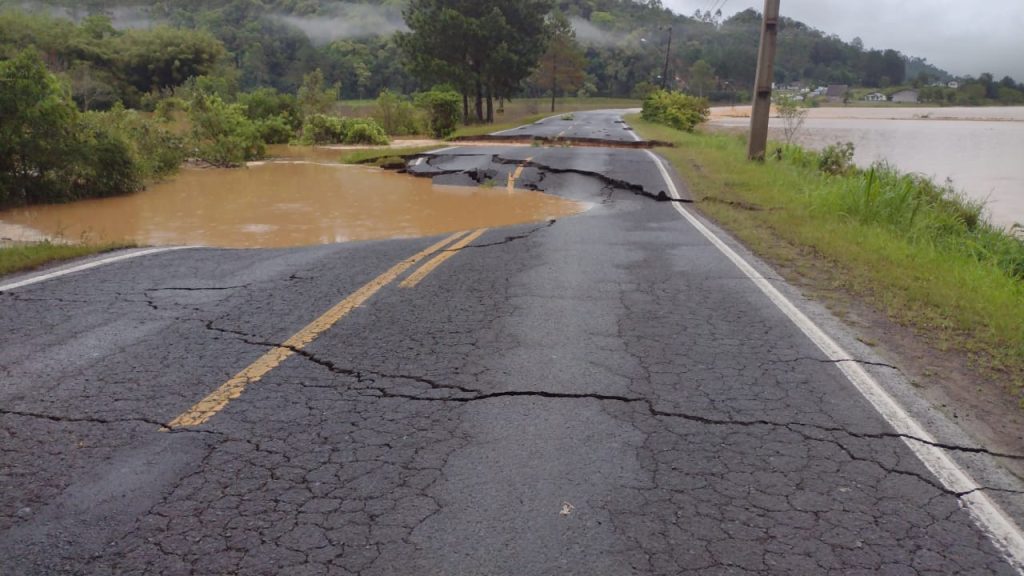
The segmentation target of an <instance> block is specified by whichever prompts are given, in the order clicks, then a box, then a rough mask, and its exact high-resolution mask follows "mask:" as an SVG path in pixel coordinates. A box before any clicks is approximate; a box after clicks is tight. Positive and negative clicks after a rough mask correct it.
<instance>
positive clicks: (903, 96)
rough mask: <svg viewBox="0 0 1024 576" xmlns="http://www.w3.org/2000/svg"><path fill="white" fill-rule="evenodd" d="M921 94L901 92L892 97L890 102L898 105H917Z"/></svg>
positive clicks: (914, 91) (910, 91) (913, 91)
mask: <svg viewBox="0 0 1024 576" xmlns="http://www.w3.org/2000/svg"><path fill="white" fill-rule="evenodd" d="M920 96H921V93H920V92H918V91H917V90H902V91H900V92H897V93H895V94H893V95H892V101H893V102H897V103H899V104H917V103H918V102H919V101H920V99H921V98H920Z"/></svg>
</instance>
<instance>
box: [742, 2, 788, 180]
mask: <svg viewBox="0 0 1024 576" xmlns="http://www.w3.org/2000/svg"><path fill="white" fill-rule="evenodd" d="M780 1H781V0H765V1H764V25H763V27H762V28H761V50H760V53H759V54H758V57H757V80H756V82H755V84H754V110H753V112H751V114H750V148H749V150H748V152H747V156H748V157H749V158H750V159H751V160H764V155H765V151H766V150H767V148H768V117H769V115H770V114H771V110H772V81H773V80H774V79H775V48H776V46H777V45H778V36H779V3H780Z"/></svg>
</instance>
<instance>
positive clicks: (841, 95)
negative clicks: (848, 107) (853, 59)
mask: <svg viewBox="0 0 1024 576" xmlns="http://www.w3.org/2000/svg"><path fill="white" fill-rule="evenodd" d="M849 93H850V87H849V86H847V85H846V84H833V85H831V86H829V87H828V90H826V91H825V97H826V98H828V101H829V102H843V101H845V100H846V97H847V95H849Z"/></svg>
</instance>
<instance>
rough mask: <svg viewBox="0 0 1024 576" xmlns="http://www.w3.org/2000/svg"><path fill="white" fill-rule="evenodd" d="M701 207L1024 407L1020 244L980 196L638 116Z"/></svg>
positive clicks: (758, 248)
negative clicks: (768, 154)
mask: <svg viewBox="0 0 1024 576" xmlns="http://www.w3.org/2000/svg"><path fill="white" fill-rule="evenodd" d="M629 122H630V124H631V125H632V126H633V128H634V129H635V130H637V132H638V133H640V134H641V135H643V136H644V137H645V138H649V139H657V140H663V141H668V142H674V143H676V145H677V147H676V148H664V149H659V150H658V152H659V153H660V154H662V155H663V156H664V157H665V158H667V159H668V160H669V161H670V162H671V163H672V164H673V166H674V167H675V168H676V170H677V171H678V172H679V174H680V175H681V176H682V177H683V179H684V180H685V181H686V182H687V184H688V185H689V187H690V189H691V192H692V194H693V196H694V198H695V199H696V200H697V206H698V208H699V209H700V211H701V212H702V213H704V214H705V215H707V216H708V217H710V218H712V219H713V220H715V221H717V222H718V223H719V224H720V225H721V226H722V227H723V228H725V229H727V230H729V231H730V232H731V233H733V234H734V235H735V236H736V237H737V238H738V239H739V240H740V241H742V242H743V243H744V244H745V245H746V246H747V247H749V248H750V249H751V250H753V251H754V252H755V253H757V254H758V255H759V256H761V257H763V258H765V259H766V260H768V261H770V262H772V263H773V264H775V265H778V266H779V267H781V268H782V269H784V270H786V271H787V272H788V276H790V277H791V278H792V277H793V276H794V275H795V279H796V280H797V281H798V282H800V283H802V284H809V285H810V286H811V287H812V289H817V290H819V291H820V292H833V293H837V294H840V295H842V296H841V297H849V296H852V297H854V298H856V299H858V300H860V301H862V302H864V303H866V304H867V305H869V306H870V307H872V308H874V309H875V310H878V311H880V312H882V313H883V314H885V315H886V316H888V317H889V318H890V319H891V320H893V321H894V322H896V323H897V324H899V325H902V326H905V327H908V328H910V329H912V330H913V331H914V332H915V333H916V334H917V335H919V336H920V337H921V338H922V339H923V341H925V342H927V343H928V344H929V345H930V346H932V347H933V348H935V349H937V350H940V351H946V350H956V351H959V352H962V353H965V354H967V356H968V357H969V358H970V359H971V364H972V366H973V367H974V368H975V369H977V370H979V371H980V373H982V374H983V376H984V377H985V379H986V380H987V381H990V382H998V383H1000V384H1004V385H1005V386H1006V387H1007V388H1008V390H1010V391H1011V392H1012V393H1013V394H1014V395H1015V396H1016V398H1017V401H1018V403H1019V404H1020V405H1021V406H1022V407H1024V399H1022V393H1024V244H1022V243H1021V242H1020V241H1018V240H1015V239H1013V238H1011V237H1010V236H1009V235H1008V234H1006V233H1004V232H1002V231H1000V230H998V229H995V228H992V227H991V226H988V225H987V224H985V222H984V221H977V218H978V216H979V215H980V207H979V206H976V205H972V204H971V203H969V202H966V201H963V200H962V199H959V198H957V197H955V195H952V194H951V193H950V191H948V190H944V189H942V188H941V187H938V186H935V185H934V184H932V183H930V182H927V181H923V180H921V179H920V178H915V177H913V176H907V175H900V174H898V173H896V172H895V171H892V170H889V171H886V170H884V169H883V170H878V171H874V172H870V171H853V172H851V173H848V174H845V175H838V176H830V175H827V174H825V173H823V172H822V171H821V170H819V169H818V165H817V162H816V161H817V160H818V159H819V158H820V157H819V156H817V155H815V154H814V153H810V152H804V151H798V150H796V149H792V150H788V151H787V152H786V153H785V154H784V158H786V159H784V160H781V161H780V160H769V161H767V162H765V163H763V164H759V163H752V162H748V161H747V160H746V147H745V142H744V141H743V139H742V138H741V137H737V136H734V135H726V134H699V133H698V134H688V133H683V132H679V131H677V130H673V129H671V128H667V127H664V126H660V125H657V124H652V123H649V122H645V121H643V120H642V119H640V118H639V116H636V117H631V118H629Z"/></svg>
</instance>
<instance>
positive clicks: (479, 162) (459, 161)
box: [405, 147, 691, 203]
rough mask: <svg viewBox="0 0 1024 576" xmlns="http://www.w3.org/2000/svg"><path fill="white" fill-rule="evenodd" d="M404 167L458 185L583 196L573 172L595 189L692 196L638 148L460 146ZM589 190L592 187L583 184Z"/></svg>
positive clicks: (661, 197)
mask: <svg viewBox="0 0 1024 576" xmlns="http://www.w3.org/2000/svg"><path fill="white" fill-rule="evenodd" d="M405 171H406V172H407V173H408V174H411V175H413V176H417V177H421V178H432V179H433V180H434V182H435V183H437V184H446V185H455V186H488V185H502V186H504V185H505V183H507V182H511V181H513V180H514V187H515V188H519V189H525V190H536V191H540V192H548V193H555V194H559V195H564V196H566V197H569V198H570V199H574V200H588V201H593V198H591V197H587V198H580V197H579V195H578V193H576V192H575V191H574V188H573V187H571V186H567V185H566V180H565V178H560V176H567V175H573V176H578V177H581V178H586V179H591V180H594V181H596V184H597V188H598V189H600V190H603V191H607V192H609V193H610V192H611V191H614V190H619V191H624V192H631V193H633V194H636V195H638V196H643V197H646V198H650V199H653V200H657V201H659V202H684V203H688V202H691V200H690V199H689V198H688V197H684V198H682V199H674V198H672V197H671V196H670V195H669V193H668V190H667V186H666V183H665V180H664V178H662V177H661V175H660V174H659V173H658V172H657V171H656V170H651V167H650V160H649V158H648V157H647V156H646V155H645V153H644V152H642V151H640V150H621V149H617V150H614V151H611V150H609V149H604V148H601V149H588V148H582V149H579V148H540V149H538V148H515V147H505V148H503V147H472V148H456V149H450V150H445V151H441V152H436V153H433V154H421V155H417V156H413V157H410V158H409V159H408V161H407V164H406V167H405ZM582 188H584V189H587V190H590V189H592V188H593V186H583V187H582Z"/></svg>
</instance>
